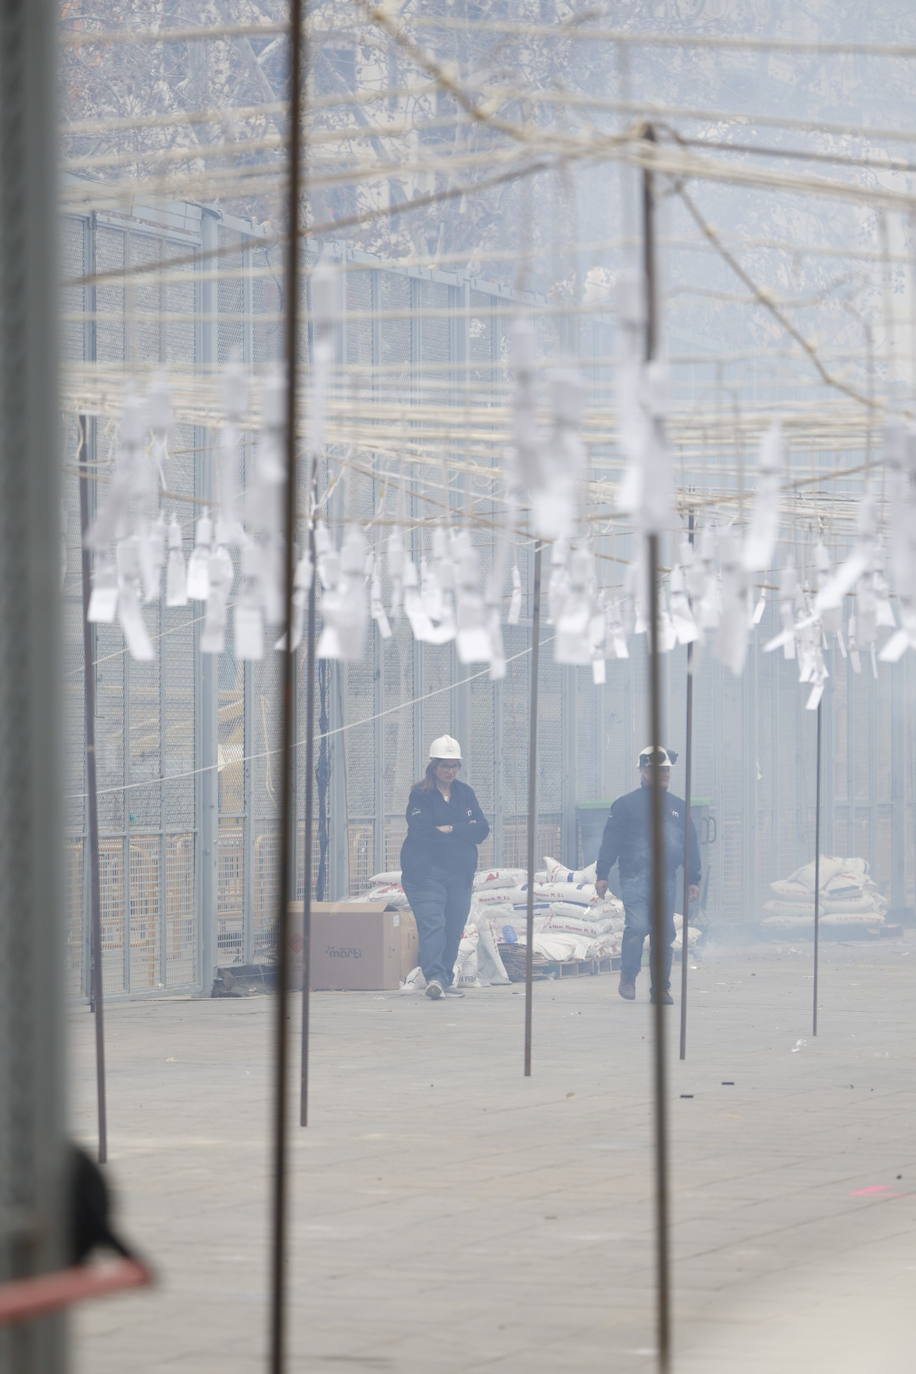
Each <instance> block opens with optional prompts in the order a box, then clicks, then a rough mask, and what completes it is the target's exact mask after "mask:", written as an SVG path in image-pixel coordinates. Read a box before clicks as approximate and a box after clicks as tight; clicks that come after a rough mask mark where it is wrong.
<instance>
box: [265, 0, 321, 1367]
mask: <svg viewBox="0 0 916 1374" xmlns="http://www.w3.org/2000/svg"><path fill="white" fill-rule="evenodd" d="M305 8H306V0H289V47H290V54H289V73H290V93H289V182H288V186H287V192H288V196H287V213H286V233H287V257H286V318H285V321H284V324H285V330H284V334H285V339H284V342H285V352H286V358H285V362H286V509H285V541H286V547H285V551H284V552H285V569H284V572H285V584H286V617H285V619H286V640H285V648H284V651H283V717H282V753H281V756H280V805H281V808H282V809H281V825H280V872H279V882H278V887H279V893H278V899H277V900H278V911H277V992H276V1005H275V1008H274V1013H275V1020H274V1097H273V1190H272V1198H271V1202H272V1207H271V1266H270V1276H271V1285H270V1371H271V1374H283V1372H284V1370H285V1368H286V1285H287V1183H288V1179H287V1154H288V1146H289V1142H288V1138H287V1137H288V1131H287V1122H288V1115H289V1114H288V1110H287V1103H288V1096H287V1088H288V1083H287V1080H288V1075H289V1036H288V1034H287V1018H288V1015H289V1001H290V998H289V990H290V989H289V974H290V948H289V943H290V942H289V905H290V884H291V880H292V860H293V855H294V853H295V833H294V817H295V769H294V749H295V726H296V653H295V650H294V649H293V633H292V631H293V577H294V571H295V563H294V557H293V544H294V541H295V537H296V495H297V482H296V477H297V470H296V452H297V450H296V441H297V438H298V420H299V395H298V390H299V357H298V354H299V347H298V345H299V251H300V242H299V240H300V234H301V227H302V207H301V198H302V193H303V186H302V177H301V163H302V152H303V148H302V120H303V115H304V104H305V101H304V95H305V51H304V45H305V32H304V28H305ZM312 585H313V586H314V578H313V579H312ZM309 685H310V686H311V679H310V680H309ZM308 731H309V735H310V736H311V734H312V731H313V725H312V719H311V717H310V718H309V720H308ZM310 833H311V829H310V830H309V834H310ZM310 878H311V874H310V873H308V872H307V873H306V883H305V894H306V896H305V903H304V908H305V911H306V912H308V910H309V899H308V891H309V886H310ZM303 957H304V959H305V962H306V974H305V987H306V988H308V976H307V957H306V954H305V952H304V954H303Z"/></svg>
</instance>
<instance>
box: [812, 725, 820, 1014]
mask: <svg viewBox="0 0 916 1374" xmlns="http://www.w3.org/2000/svg"><path fill="white" fill-rule="evenodd" d="M814 778H815V781H814V989H813V1006H812V1011H811V1034H812V1035H817V973H818V955H819V953H820V926H821V702H818V703H817V761H816V763H815V767H814Z"/></svg>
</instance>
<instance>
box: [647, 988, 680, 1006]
mask: <svg viewBox="0 0 916 1374" xmlns="http://www.w3.org/2000/svg"><path fill="white" fill-rule="evenodd" d="M651 998H652V1001H653V1002H655V1001H659V1002H661V1004H662V1006H663V1007H673V1006H674V998H673V997H672V996H671V993H670V992H669V991H668V989H667V988H665V990H664V992H663V993H662V995H661V997H658V998H656V996H655V993H654V992H653V993H652V994H651Z"/></svg>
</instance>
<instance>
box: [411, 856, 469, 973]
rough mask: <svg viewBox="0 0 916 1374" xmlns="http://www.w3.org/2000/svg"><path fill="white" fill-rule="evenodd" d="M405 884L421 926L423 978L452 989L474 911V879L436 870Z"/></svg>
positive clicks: (417, 920)
mask: <svg viewBox="0 0 916 1374" xmlns="http://www.w3.org/2000/svg"><path fill="white" fill-rule="evenodd" d="M402 882H403V885H404V891H405V892H406V894H407V900H408V902H410V909H411V911H412V912H413V914H414V917H415V919H416V922H417V934H418V936H419V937H420V967H421V969H422V970H423V977H424V978H425V979H426V981H427V983H428V982H429V981H430V980H431V979H433V978H437V979H438V980H439V982H440V983H441V984H442V986H443V987H445V988H447V987H450V986H451V984H452V981H453V979H454V969H455V960H456V959H457V957H458V946H459V944H460V943H461V936H462V934H463V933H464V927H465V925H466V924H467V919H468V912H469V911H470V909H471V889H472V887H473V882H474V879H473V875H470V876H469V875H467V874H465V873H450V872H449V871H448V869H445V868H432V869H430V871H429V873H427V874H425V875H424V876H423V877H422V878H403V879H402Z"/></svg>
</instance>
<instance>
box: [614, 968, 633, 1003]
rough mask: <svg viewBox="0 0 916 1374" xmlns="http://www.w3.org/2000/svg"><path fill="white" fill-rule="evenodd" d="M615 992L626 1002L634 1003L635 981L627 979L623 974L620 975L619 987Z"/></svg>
mask: <svg viewBox="0 0 916 1374" xmlns="http://www.w3.org/2000/svg"><path fill="white" fill-rule="evenodd" d="M617 991H618V992H619V993H620V995H621V997H623V998H625V999H626V1000H627V1001H628V1002H634V1001H635V1000H636V979H635V978H627V976H626V975H625V974H623V973H621V975H620V985H619V986H618V988H617Z"/></svg>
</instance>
